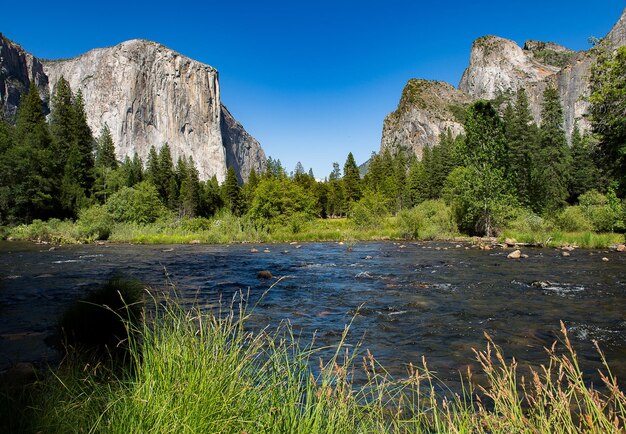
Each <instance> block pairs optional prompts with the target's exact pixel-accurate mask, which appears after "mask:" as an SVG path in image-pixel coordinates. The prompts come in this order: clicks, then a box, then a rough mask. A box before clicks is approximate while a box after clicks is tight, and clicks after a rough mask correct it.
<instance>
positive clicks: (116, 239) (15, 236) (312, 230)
mask: <svg viewBox="0 0 626 434" xmlns="http://www.w3.org/2000/svg"><path fill="white" fill-rule="evenodd" d="M439 205H440V206H444V205H442V204H439ZM417 214H418V213H415V212H414V215H413V216H410V215H407V214H400V215H399V216H395V217H384V218H382V219H380V220H379V221H378V222H377V224H376V225H375V226H374V227H359V226H358V225H357V224H356V223H355V222H354V220H353V219H350V218H336V219H308V220H297V219H296V220H294V221H290V222H286V223H284V224H281V225H265V226H264V225H256V224H254V222H253V221H252V220H250V219H248V218H245V217H237V216H234V215H232V214H230V213H221V215H218V216H216V217H214V218H211V219H207V218H193V219H179V220H174V219H162V220H158V221H156V222H154V223H151V224H139V223H112V222H111V224H110V225H109V226H107V227H106V228H103V227H100V228H99V229H97V230H99V231H102V232H106V234H107V236H106V237H94V236H93V231H94V230H93V228H86V226H87V224H86V223H85V222H84V221H81V220H78V221H76V222H72V221H69V220H67V221H61V220H56V219H52V220H49V221H47V222H43V221H39V220H36V221H34V222H33V223H31V224H30V225H18V226H15V227H13V228H0V238H4V239H6V240H9V241H32V242H35V243H40V244H85V243H119V244H122V243H131V244H237V243H241V244H261V243H290V242H298V243H303V242H344V243H353V242H367V241H397V242H407V241H442V242H462V243H471V244H475V245H479V246H484V245H491V246H495V245H500V246H506V245H508V247H514V246H522V247H550V248H560V247H569V246H572V247H578V248H591V249H608V248H612V249H620V245H623V244H624V243H625V242H626V239H625V236H624V234H621V233H612V232H595V231H592V230H577V231H566V230H562V229H560V228H559V227H558V226H556V225H552V224H546V225H544V227H543V228H540V230H536V231H532V230H530V229H523V224H522V225H518V227H516V226H515V225H512V227H509V228H505V229H503V230H502V231H501V233H500V235H499V236H497V237H470V236H467V235H463V234H461V233H459V232H458V231H456V230H454V225H452V224H450V222H447V224H446V223H445V222H444V223H442V222H441V221H432V218H429V217H428V216H419V215H417ZM435 220H436V219H435ZM446 226H447V228H446ZM446 229H448V230H446Z"/></svg>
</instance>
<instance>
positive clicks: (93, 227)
mask: <svg viewBox="0 0 626 434" xmlns="http://www.w3.org/2000/svg"><path fill="white" fill-rule="evenodd" d="M113 224H114V221H113V217H111V215H110V214H109V212H108V211H107V208H106V207H105V206H104V205H94V206H91V207H89V208H84V209H82V210H81V211H80V212H79V214H78V221H77V222H76V225H77V228H78V233H79V235H80V237H81V238H86V239H88V240H106V239H108V238H109V235H111V231H112V229H113Z"/></svg>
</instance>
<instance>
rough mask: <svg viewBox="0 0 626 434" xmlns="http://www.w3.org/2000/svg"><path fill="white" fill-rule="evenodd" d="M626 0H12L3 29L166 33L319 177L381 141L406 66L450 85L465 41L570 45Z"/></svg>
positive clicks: (81, 44) (69, 34)
mask: <svg viewBox="0 0 626 434" xmlns="http://www.w3.org/2000/svg"><path fill="white" fill-rule="evenodd" d="M624 7H626V1H625V0H610V1H609V0H594V1H588V0H586V1H579V0H569V1H560V0H559V1H548V0H541V1H537V0H526V1H523V2H500V1H480V0H478V1H445V2H438V3H437V2H433V1H423V2H420V1H395V0H386V1H369V0H361V1H340V0H335V1H327V0H317V1H298V0H292V1H272V0H267V1H258V2H253V1H235V0H232V1H229V2H227V1H220V2H216V1H211V0H208V1H198V2H189V1H186V2H185V1H178V2H177V1H171V0H170V1H168V2H162V1H160V0H154V1H150V2H147V1H133V0H126V1H117V0H110V1H102V2H97V4H96V3H92V2H84V3H82V2H81V3H76V4H72V3H70V2H40V1H26V2H21V1H6V2H4V4H3V5H2V7H1V8H0V32H2V33H4V34H5V35H6V36H7V37H8V38H10V39H12V40H14V41H15V42H18V43H19V44H21V45H22V46H23V47H24V48H25V49H26V50H28V51H30V52H32V53H33V54H35V55H36V56H39V57H42V58H47V59H56V58H65V57H73V56H76V55H78V54H81V53H83V52H85V51H88V50H90V49H92V48H96V47H105V46H111V45H115V44H117V43H119V42H122V41H124V40H127V39H133V38H143V39H150V40H154V41H157V42H160V43H162V44H164V45H166V46H168V47H170V48H172V49H174V50H176V51H178V52H180V53H181V54H184V55H186V56H189V57H191V58H193V59H196V60H199V61H202V62H205V63H208V64H210V65H212V66H214V67H216V68H217V69H218V70H219V71H220V81H221V90H222V101H223V102H224V103H225V104H226V105H227V106H228V108H229V109H230V111H231V112H232V113H233V115H234V116H235V117H236V118H237V119H238V120H239V121H240V122H241V123H242V124H243V125H244V127H245V128H246V129H247V130H248V132H249V133H251V134H252V135H253V136H254V137H256V138H257V139H258V140H259V141H260V142H261V145H262V146H263V148H264V149H265V152H266V153H267V155H271V156H272V157H274V158H279V159H280V160H281V161H282V162H283V165H284V166H285V167H286V168H287V170H288V171H291V170H293V168H294V166H295V164H296V162H297V161H301V162H302V163H303V164H304V166H305V168H307V169H308V168H309V167H312V168H313V170H314V173H315V175H316V176H317V177H324V176H325V175H327V174H328V173H330V171H331V168H332V162H333V161H337V162H339V163H340V164H341V165H342V166H343V163H344V161H345V158H346V156H347V154H348V152H350V151H352V152H353V154H354V156H355V158H356V160H357V163H359V164H360V163H362V162H364V161H365V160H367V159H368V158H369V156H370V154H371V152H372V151H378V149H379V145H380V137H381V131H382V123H383V119H384V118H385V116H386V115H387V114H388V113H389V112H391V111H393V110H394V109H395V108H396V105H397V103H398V100H399V98H400V93H401V91H402V88H403V87H404V85H405V83H406V81H407V80H408V79H410V78H427V79H437V80H444V81H448V82H450V83H452V84H454V85H457V84H458V81H459V79H460V78H461V74H462V73H463V70H464V68H465V67H466V66H467V64H468V61H469V53H470V47H471V44H472V41H473V40H474V39H475V38H477V37H479V36H482V35H486V34H494V35H498V36H502V37H505V38H509V39H513V40H515V41H517V42H518V43H519V44H523V43H524V41H525V40H526V39H539V40H544V41H553V42H558V43H560V44H563V45H565V46H567V47H569V48H572V49H575V50H583V49H586V48H588V43H587V38H588V37H589V36H597V37H602V36H604V35H605V34H606V33H607V32H608V31H609V30H610V29H611V27H612V25H613V24H614V23H615V22H616V21H617V19H618V18H619V16H620V14H621V12H622V9H623V8H624Z"/></svg>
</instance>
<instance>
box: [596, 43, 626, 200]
mask: <svg viewBox="0 0 626 434" xmlns="http://www.w3.org/2000/svg"><path fill="white" fill-rule="evenodd" d="M596 51H597V52H598V54H599V57H598V62H597V64H596V65H595V66H594V68H593V69H592V74H591V96H590V97H589V102H590V103H591V107H590V109H589V112H590V114H591V124H592V127H593V131H594V132H595V133H597V134H599V136H600V143H599V144H598V147H599V150H600V153H601V162H602V166H603V168H605V169H606V170H607V171H609V173H610V174H611V175H612V176H613V177H614V178H615V179H616V180H617V181H618V182H619V188H618V192H619V193H620V195H626V122H624V113H626V47H619V48H618V49H617V51H615V53H612V52H610V51H609V50H607V49H606V48H605V47H599V48H598V49H596Z"/></svg>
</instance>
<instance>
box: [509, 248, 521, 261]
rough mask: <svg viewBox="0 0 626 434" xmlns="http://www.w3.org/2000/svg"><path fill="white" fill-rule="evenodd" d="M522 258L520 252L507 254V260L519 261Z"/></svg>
mask: <svg viewBox="0 0 626 434" xmlns="http://www.w3.org/2000/svg"><path fill="white" fill-rule="evenodd" d="M521 257H522V252H521V251H520V250H515V251H513V252H511V253H509V254H508V256H507V258H509V259H519V258H521Z"/></svg>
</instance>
